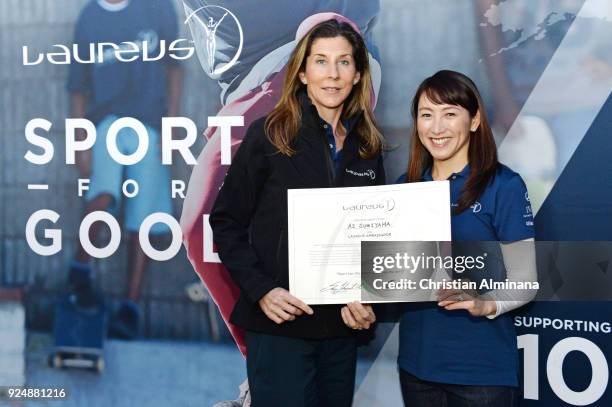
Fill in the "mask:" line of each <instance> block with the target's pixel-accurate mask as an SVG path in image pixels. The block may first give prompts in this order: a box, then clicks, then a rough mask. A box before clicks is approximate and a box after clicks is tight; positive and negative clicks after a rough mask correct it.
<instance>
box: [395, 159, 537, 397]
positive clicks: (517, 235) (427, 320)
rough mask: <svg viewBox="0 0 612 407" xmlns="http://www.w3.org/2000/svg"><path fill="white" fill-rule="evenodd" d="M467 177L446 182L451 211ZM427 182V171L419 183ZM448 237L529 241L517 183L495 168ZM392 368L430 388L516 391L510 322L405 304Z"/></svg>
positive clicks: (528, 216) (529, 225)
mask: <svg viewBox="0 0 612 407" xmlns="http://www.w3.org/2000/svg"><path fill="white" fill-rule="evenodd" d="M469 172H470V168H469V166H466V167H465V168H464V169H463V170H462V171H461V172H459V173H455V174H452V175H451V176H450V177H449V179H448V180H449V181H450V195H451V207H454V206H456V205H457V200H458V198H459V195H460V193H461V189H462V188H463V186H464V184H465V181H466V180H467V178H468V176H469ZM432 180H433V179H432V177H431V169H430V170H428V171H426V172H425V174H424V175H423V181H432ZM451 233H452V240H453V242H461V241H463V242H466V241H507V242H512V241H518V240H524V239H529V238H533V237H534V227H533V215H532V212H531V206H530V203H529V197H528V195H527V188H526V187H525V183H524V182H523V180H522V179H521V177H520V176H519V175H518V174H517V173H515V172H514V171H512V170H511V169H509V168H508V167H506V166H504V165H500V167H499V169H498V170H497V172H496V175H495V177H494V178H493V180H492V181H491V182H490V183H489V185H488V186H487V188H486V189H485V191H484V192H483V194H482V196H481V197H480V198H479V199H478V200H477V201H476V202H475V203H474V205H472V206H471V207H470V208H468V209H466V210H465V211H463V212H461V213H460V214H456V215H455V214H453V215H452V217H451ZM495 246H498V245H497V244H496V245H495ZM497 248H498V247H497ZM498 249H499V248H498ZM498 255H499V262H498V264H497V267H502V268H503V259H502V258H501V253H498ZM487 264H488V262H487ZM492 268H493V270H492V271H491V272H490V274H491V275H489V276H487V278H488V277H491V276H495V277H494V278H495V280H500V279H503V278H505V277H504V274H505V273H500V272H499V270H496V266H493V267H492ZM504 271H505V270H504ZM398 363H399V366H400V368H401V369H404V370H405V371H407V372H409V373H411V374H413V375H414V376H417V377H418V378H420V379H422V380H427V381H432V382H439V383H450V384H462V385H481V386H518V366H519V360H518V350H517V343H516V332H515V329H514V325H513V324H512V319H511V317H510V315H508V314H504V315H501V316H499V317H497V318H495V319H493V320H490V319H488V318H486V317H472V316H471V315H470V314H469V313H468V312H467V311H464V310H456V311H446V310H444V309H443V308H441V307H439V306H438V305H437V304H436V303H435V302H427V303H413V304H408V305H407V309H406V312H405V313H404V314H403V316H402V318H401V321H400V349H399V357H398Z"/></svg>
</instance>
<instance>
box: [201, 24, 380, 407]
mask: <svg viewBox="0 0 612 407" xmlns="http://www.w3.org/2000/svg"><path fill="white" fill-rule="evenodd" d="M371 91H372V83H371V76H370V70H369V65H368V53H367V50H366V48H365V44H364V42H363V39H362V37H361V35H360V34H359V33H358V32H357V31H356V29H355V28H353V26H352V25H351V24H350V23H349V22H347V20H346V19H344V18H342V17H341V16H338V17H337V18H335V19H332V20H329V21H325V22H322V23H320V24H318V25H316V26H315V27H314V28H312V29H311V30H310V31H309V32H308V33H307V34H306V35H305V36H303V38H302V39H301V40H300V41H299V42H298V44H297V45H296V47H295V50H294V51H293V53H292V55H291V57H290V59H289V62H288V64H287V71H286V77H285V81H284V84H283V90H282V95H281V98H280V101H279V103H278V104H277V105H276V107H275V108H274V109H273V111H272V112H271V113H270V114H269V115H268V116H266V117H264V118H261V119H259V120H257V121H255V122H254V123H253V124H252V125H251V126H250V127H249V129H248V131H247V134H246V136H245V138H244V141H243V142H242V144H241V146H240V148H239V149H238V151H237V152H236V155H235V157H234V158H233V161H232V165H231V167H230V168H229V171H228V173H227V176H226V178H225V181H224V183H223V186H222V188H221V190H220V191H219V195H218V197H217V200H216V201H215V204H214V207H213V210H212V213H211V216H210V224H211V227H212V229H213V235H214V242H215V243H216V245H217V250H218V253H219V256H220V258H221V260H222V261H223V264H224V265H225V266H226V267H227V269H228V270H229V272H230V274H231V276H232V279H233V280H234V281H235V282H236V283H237V285H238V286H239V287H240V299H239V300H238V303H237V304H236V306H235V307H234V310H233V312H232V316H231V321H232V323H234V324H236V325H237V326H239V327H241V328H243V329H245V330H246V350H247V356H246V358H247V375H248V381H249V386H250V391H251V400H252V403H253V404H252V405H253V406H255V407H258V406H266V407H267V406H328V405H329V406H332V405H333V406H350V405H351V402H352V398H353V389H354V382H355V362H356V341H355V335H354V332H355V331H354V330H361V329H368V328H369V327H370V326H371V324H372V323H373V322H374V320H375V317H374V313H373V312H372V308H371V307H370V306H368V305H362V304H360V303H357V302H355V303H351V304H348V305H347V306H344V307H342V306H340V305H334V306H312V307H310V306H308V305H307V304H305V303H303V302H302V301H301V300H299V299H298V298H296V297H294V296H293V295H291V294H290V292H289V291H288V288H289V282H288V256H287V247H288V236H287V190H288V189H290V188H324V187H344V186H347V187H348V186H367V185H378V184H384V182H385V174H384V169H383V166H382V157H381V152H382V145H383V139H382V135H381V133H380V131H379V130H378V129H377V127H376V124H375V121H374V116H373V114H372V98H371ZM365 171H373V172H374V174H375V176H374V177H364V176H360V174H363V173H364V172H365Z"/></svg>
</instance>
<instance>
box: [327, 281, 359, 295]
mask: <svg viewBox="0 0 612 407" xmlns="http://www.w3.org/2000/svg"><path fill="white" fill-rule="evenodd" d="M356 288H357V289H358V288H361V282H358V281H357V282H351V281H335V282H333V283H331V284H329V285H327V286H325V287H323V288H321V290H320V291H321V292H322V293H325V292H328V293H331V294H338V293H342V292H345V291H350V290H354V289H356Z"/></svg>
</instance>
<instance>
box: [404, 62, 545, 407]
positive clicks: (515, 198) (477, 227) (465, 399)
mask: <svg viewBox="0 0 612 407" xmlns="http://www.w3.org/2000/svg"><path fill="white" fill-rule="evenodd" d="M412 118H413V122H414V126H413V130H412V145H411V150H410V164H409V166H408V171H407V175H406V182H420V181H432V180H448V181H449V183H450V196H451V205H450V206H451V211H452V212H451V214H452V216H451V231H452V240H453V250H455V249H456V245H457V246H460V247H461V246H464V245H465V246H469V245H470V244H474V245H475V246H474V247H479V246H480V247H482V245H485V246H487V248H488V249H487V250H488V251H491V252H492V253H488V257H489V260H491V259H497V260H498V262H497V263H495V262H494V261H492V262H488V261H487V266H488V269H487V270H486V272H485V273H484V274H482V275H480V276H478V275H474V274H473V275H472V276H471V277H472V278H474V277H476V278H478V277H480V278H483V277H485V276H486V277H491V276H492V275H493V276H496V279H497V280H502V281H503V280H504V279H507V281H530V282H533V281H534V280H535V279H536V273H535V250H534V247H533V243H532V242H531V241H532V240H533V237H534V228H533V215H532V213H531V207H530V204H529V198H528V195H527V189H526V187H525V184H524V183H523V180H522V179H521V177H520V176H519V175H518V174H517V173H515V172H514V171H512V170H511V169H509V168H508V167H506V166H504V165H502V164H500V163H499V162H498V161H497V151H496V147H495V142H494V140H493V135H492V132H491V129H490V127H489V123H488V121H487V117H486V112H485V108H484V106H483V103H482V99H481V97H480V94H479V92H478V89H477V88H476V85H475V84H474V82H472V80H470V79H469V78H468V77H467V76H465V75H463V74H461V73H458V72H453V71H439V72H437V73H436V74H434V75H433V76H431V77H429V78H427V79H425V80H424V81H423V83H421V85H420V86H419V88H418V89H417V91H416V94H415V96H414V99H413V102H412ZM469 241H471V242H473V243H468V242H469ZM487 241H488V242H493V241H500V242H504V243H503V244H501V245H499V244H497V243H495V244H494V245H491V244H488V245H487V243H486V242H487ZM525 241H527V242H529V243H525ZM456 242H459V243H456ZM495 250H497V253H496V252H495ZM453 254H455V253H453ZM489 263H490V264H489ZM503 274H505V276H503V277H500V276H501V275H503ZM534 295H535V292H534V291H533V290H530V291H522V292H519V291H512V290H505V289H500V290H489V291H488V292H480V293H475V292H472V291H470V292H464V291H461V290H454V289H452V290H440V291H439V292H438V303H437V304H435V303H434V304H432V303H421V304H411V305H409V306H407V310H406V311H405V312H404V314H403V316H402V318H401V321H400V350H399V358H398V363H399V367H400V382H401V387H402V394H403V397H404V403H405V405H406V406H428V407H430V406H449V407H452V406H472V407H474V406H495V407H504V406H517V405H518V399H519V397H518V390H517V386H518V351H517V344H516V333H515V330H514V326H513V324H512V319H511V318H510V316H509V315H508V314H507V312H508V311H510V310H512V309H515V308H517V307H519V306H521V305H523V304H525V303H527V302H528V301H530V300H531V299H533V296H534ZM466 311H467V312H466Z"/></svg>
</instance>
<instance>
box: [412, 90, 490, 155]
mask: <svg viewBox="0 0 612 407" xmlns="http://www.w3.org/2000/svg"><path fill="white" fill-rule="evenodd" d="M479 124H480V115H479V114H478V113H476V115H475V116H474V117H470V113H469V112H468V110H467V109H465V108H464V107H462V106H458V105H449V104H435V103H434V102H432V101H431V100H430V99H429V98H428V97H427V94H426V92H423V93H422V94H421V96H420V97H419V104H418V110H417V120H416V126H417V133H418V135H419V140H421V143H422V144H423V146H424V147H425V148H426V149H427V151H429V153H430V154H431V155H432V157H433V159H434V161H446V160H453V161H455V160H456V161H462V162H463V161H464V162H465V164H467V162H468V148H469V144H470V132H471V131H476V129H477V128H478V125H479Z"/></svg>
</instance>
